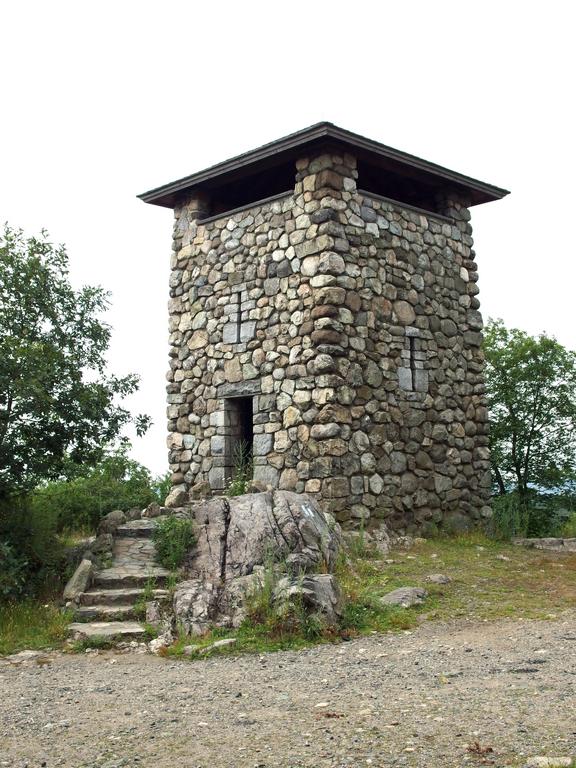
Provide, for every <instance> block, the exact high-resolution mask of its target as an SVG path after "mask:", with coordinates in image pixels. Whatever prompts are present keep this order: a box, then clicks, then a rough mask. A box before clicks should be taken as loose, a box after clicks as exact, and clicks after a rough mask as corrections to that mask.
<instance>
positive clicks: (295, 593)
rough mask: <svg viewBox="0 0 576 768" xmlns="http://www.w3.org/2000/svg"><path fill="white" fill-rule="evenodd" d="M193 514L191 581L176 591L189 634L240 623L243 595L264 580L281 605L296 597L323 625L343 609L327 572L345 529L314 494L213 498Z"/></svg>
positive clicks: (176, 608)
mask: <svg viewBox="0 0 576 768" xmlns="http://www.w3.org/2000/svg"><path fill="white" fill-rule="evenodd" d="M192 514H193V515H194V518H195V522H196V526H195V528H196V535H197V542H196V548H195V550H194V552H193V554H192V557H191V559H190V560H189V566H188V576H189V578H188V580H187V581H184V582H182V583H180V584H179V585H178V587H177V589H176V592H175V594H174V615H175V619H176V622H177V623H178V624H179V625H181V626H182V627H183V628H184V629H185V631H186V632H188V633H189V634H202V633H203V632H205V631H206V630H207V629H208V628H209V627H210V626H223V627H238V626H239V625H240V624H241V622H242V621H243V619H244V617H245V615H246V605H247V599H248V598H249V596H250V595H251V594H252V593H254V591H255V590H257V589H258V588H260V587H261V586H262V584H263V583H264V580H265V578H267V577H270V578H272V580H273V583H274V595H273V600H274V602H275V603H276V604H277V605H278V609H279V610H282V609H283V608H284V607H285V606H286V605H288V604H289V603H294V601H295V600H299V601H300V602H301V604H302V605H304V607H305V609H306V610H307V611H309V612H310V613H314V614H317V615H319V616H320V617H321V618H323V619H324V620H325V621H326V622H328V623H334V622H335V621H336V619H337V618H338V616H339V615H340V614H341V608H342V599H341V594H340V591H339V588H338V585H337V583H336V579H335V578H334V576H333V575H332V574H331V572H332V571H333V570H334V567H335V564H336V560H337V557H338V553H339V550H340V546H341V543H342V534H341V531H340V526H339V525H338V524H337V523H336V522H335V520H334V518H333V517H332V516H331V515H329V514H327V513H325V512H322V511H321V509H320V508H319V507H318V505H317V503H316V501H314V500H313V499H312V498H310V497H309V496H306V495H302V494H296V493H291V492H290V491H273V492H265V493H253V494H247V495H244V496H236V497H234V498H230V499H228V498H224V497H221V498H213V499H210V500H209V501H207V502H205V503H202V504H197V505H196V506H195V507H194V509H193V512H192ZM318 571H322V573H318Z"/></svg>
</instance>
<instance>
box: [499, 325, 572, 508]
mask: <svg viewBox="0 0 576 768" xmlns="http://www.w3.org/2000/svg"><path fill="white" fill-rule="evenodd" d="M484 350H485V354H486V363H487V367H486V377H487V390H488V407H489V413H490V430H491V437H490V442H491V453H492V466H493V470H494V476H495V479H496V483H497V487H498V491H499V493H500V494H505V493H506V492H507V491H510V490H515V491H516V492H517V493H518V494H519V495H520V496H521V497H527V496H528V495H529V493H530V485H536V486H538V487H539V488H541V489H552V488H557V487H559V486H561V485H563V484H564V483H566V482H567V481H568V480H570V479H573V478H574V476H575V469H576V440H575V437H574V435H575V429H576V354H575V353H574V352H572V351H570V350H567V349H565V348H564V347H563V346H562V345H561V344H559V343H558V342H557V341H556V339H554V338H553V337H551V336H547V335H546V334H544V333H543V334H541V335H540V336H538V337H532V336H529V335H528V334H527V333H525V332H523V331H520V330H518V329H516V328H512V329H508V328H506V327H505V326H504V323H503V322H502V321H501V320H496V321H493V320H491V321H490V322H489V323H488V325H487V327H486V330H485V336H484Z"/></svg>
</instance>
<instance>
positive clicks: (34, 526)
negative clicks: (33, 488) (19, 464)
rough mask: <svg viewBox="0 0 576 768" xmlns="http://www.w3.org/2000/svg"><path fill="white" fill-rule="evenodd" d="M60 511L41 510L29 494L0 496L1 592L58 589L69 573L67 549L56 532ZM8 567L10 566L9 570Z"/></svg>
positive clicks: (5, 593) (17, 593)
mask: <svg viewBox="0 0 576 768" xmlns="http://www.w3.org/2000/svg"><path fill="white" fill-rule="evenodd" d="M56 523H57V515H56V513H55V512H54V511H53V510H39V509H37V508H35V507H34V505H33V504H32V502H31V499H30V497H29V496H25V495H21V496H10V497H8V498H3V499H0V541H1V542H3V550H4V558H3V562H2V560H0V581H1V582H2V583H3V586H4V589H2V588H0V595H2V593H4V595H5V596H8V597H16V596H17V595H20V594H22V593H23V592H27V593H32V594H34V593H36V592H39V591H40V592H43V591H45V590H46V588H47V587H48V586H49V587H52V588H53V589H58V588H59V587H60V582H61V581H62V579H63V578H64V577H65V572H64V568H65V560H64V549H63V547H62V545H61V543H60V541H59V540H58V537H57V535H56ZM5 568H6V570H5Z"/></svg>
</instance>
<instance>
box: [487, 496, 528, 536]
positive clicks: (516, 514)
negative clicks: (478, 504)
mask: <svg viewBox="0 0 576 768" xmlns="http://www.w3.org/2000/svg"><path fill="white" fill-rule="evenodd" d="M492 511H493V515H492V518H491V519H490V521H489V523H488V533H489V535H490V536H492V537H493V538H495V539H500V540H509V539H512V538H514V537H515V536H526V535H527V531H528V520H529V508H528V504H527V499H526V498H525V497H524V496H522V495H521V494H519V493H517V492H516V493H505V494H503V495H501V496H495V497H494V498H493V499H492Z"/></svg>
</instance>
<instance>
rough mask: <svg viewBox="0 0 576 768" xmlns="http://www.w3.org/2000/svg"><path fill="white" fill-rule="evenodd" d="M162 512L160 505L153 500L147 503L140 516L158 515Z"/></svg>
mask: <svg viewBox="0 0 576 768" xmlns="http://www.w3.org/2000/svg"><path fill="white" fill-rule="evenodd" d="M161 514H162V507H161V506H160V504H157V503H156V502H155V501H153V502H152V504H148V506H147V507H146V509H145V510H144V511H143V512H142V517H160V515H161Z"/></svg>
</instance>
